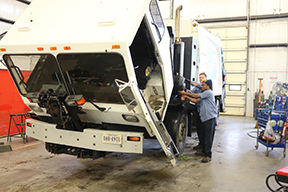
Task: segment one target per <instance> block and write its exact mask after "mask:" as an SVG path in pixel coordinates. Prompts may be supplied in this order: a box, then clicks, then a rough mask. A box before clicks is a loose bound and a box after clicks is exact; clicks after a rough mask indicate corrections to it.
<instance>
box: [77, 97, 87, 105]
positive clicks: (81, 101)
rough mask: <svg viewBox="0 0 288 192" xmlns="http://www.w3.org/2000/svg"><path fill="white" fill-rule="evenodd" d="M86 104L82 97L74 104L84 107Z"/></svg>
mask: <svg viewBox="0 0 288 192" xmlns="http://www.w3.org/2000/svg"><path fill="white" fill-rule="evenodd" d="M85 102H86V100H85V99H84V97H81V99H79V100H78V101H76V103H77V104H78V105H84V103H85Z"/></svg>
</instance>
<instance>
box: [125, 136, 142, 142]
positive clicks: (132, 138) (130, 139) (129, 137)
mask: <svg viewBox="0 0 288 192" xmlns="http://www.w3.org/2000/svg"><path fill="white" fill-rule="evenodd" d="M127 141H140V137H132V136H128V137H127Z"/></svg>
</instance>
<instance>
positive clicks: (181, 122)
mask: <svg viewBox="0 0 288 192" xmlns="http://www.w3.org/2000/svg"><path fill="white" fill-rule="evenodd" d="M164 124H165V126H166V127H167V130H168V132H169V134H170V135H171V137H172V139H173V141H174V143H175V145H176V147H177V149H178V151H179V155H181V154H182V153H183V152H184V150H185V145H186V139H187V134H188V117H187V113H186V112H185V111H184V110H182V111H178V112H177V111H173V112H167V115H166V117H165V120H164Z"/></svg>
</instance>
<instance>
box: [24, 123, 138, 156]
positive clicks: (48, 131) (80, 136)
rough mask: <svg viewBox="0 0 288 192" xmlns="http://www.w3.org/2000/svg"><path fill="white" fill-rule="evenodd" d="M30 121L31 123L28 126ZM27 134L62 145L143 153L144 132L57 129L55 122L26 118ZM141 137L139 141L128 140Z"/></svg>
mask: <svg viewBox="0 0 288 192" xmlns="http://www.w3.org/2000/svg"><path fill="white" fill-rule="evenodd" d="M28 123H31V124H30V126H28ZM26 134H27V135H28V136H29V137H33V138H35V139H38V140H41V141H44V142H48V143H55V144H60V145H67V146H73V147H79V148H85V149H91V150H96V151H110V152H123V153H143V133H139V132H126V131H111V130H98V129H89V128H87V129H84V131H83V132H77V131H70V130H69V131H68V130H63V129H56V125H55V124H51V123H45V122H42V121H37V120H34V119H27V120H26ZM128 137H139V138H140V140H139V141H131V140H128Z"/></svg>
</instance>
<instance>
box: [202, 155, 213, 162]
mask: <svg viewBox="0 0 288 192" xmlns="http://www.w3.org/2000/svg"><path fill="white" fill-rule="evenodd" d="M210 161H211V157H207V156H206V157H204V158H203V159H202V163H208V162H210Z"/></svg>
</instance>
